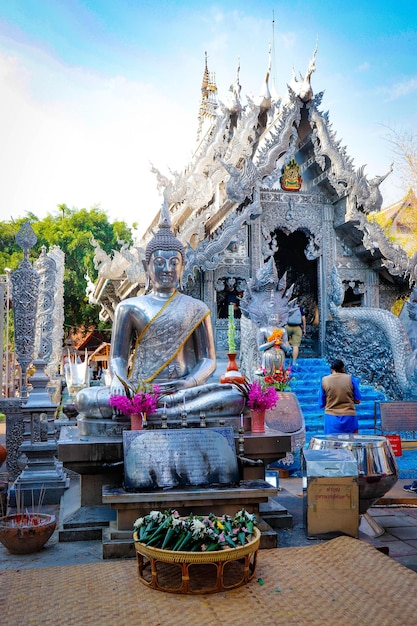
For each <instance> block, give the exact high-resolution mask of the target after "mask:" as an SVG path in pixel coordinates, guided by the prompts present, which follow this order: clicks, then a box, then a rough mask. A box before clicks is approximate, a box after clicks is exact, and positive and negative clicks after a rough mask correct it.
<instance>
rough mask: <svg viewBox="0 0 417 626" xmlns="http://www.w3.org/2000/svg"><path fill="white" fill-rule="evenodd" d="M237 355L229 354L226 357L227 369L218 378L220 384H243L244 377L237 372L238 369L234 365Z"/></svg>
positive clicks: (234, 353) (235, 364)
mask: <svg viewBox="0 0 417 626" xmlns="http://www.w3.org/2000/svg"><path fill="white" fill-rule="evenodd" d="M236 358H237V353H236V352H231V353H228V355H227V359H228V361H227V367H226V371H225V372H224V374H222V375H221V376H220V382H221V383H233V382H235V383H243V382H244V380H245V377H244V376H242V374H241V373H240V372H239V367H238V365H237V363H236Z"/></svg>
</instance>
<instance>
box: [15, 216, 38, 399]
mask: <svg viewBox="0 0 417 626" xmlns="http://www.w3.org/2000/svg"><path fill="white" fill-rule="evenodd" d="M16 242H17V243H18V245H19V246H20V247H21V248H22V250H23V254H24V258H23V261H22V262H21V263H20V265H19V267H18V269H17V270H15V271H13V272H12V274H11V282H12V301H13V314H14V333H15V350H16V354H17V358H18V361H19V364H20V367H21V369H22V392H21V395H22V398H25V397H27V391H28V387H27V369H28V367H29V364H30V363H31V362H32V359H33V353H34V344H35V323H36V311H37V301H38V293H39V275H38V273H37V272H36V271H35V270H34V269H33V267H32V264H31V263H30V261H29V259H28V255H29V250H30V248H31V247H32V246H33V245H35V243H36V235H35V233H34V231H33V228H32V227H31V225H30V224H29V223H28V222H26V223H25V224H24V225H23V226H22V228H21V229H20V231H19V232H18V234H17V235H16Z"/></svg>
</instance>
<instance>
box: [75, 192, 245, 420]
mask: <svg viewBox="0 0 417 626" xmlns="http://www.w3.org/2000/svg"><path fill="white" fill-rule="evenodd" d="M184 252H185V251H184V246H183V245H182V243H181V242H180V241H179V239H177V238H176V237H175V236H174V234H173V232H172V230H171V221H170V216H169V211H168V207H167V206H166V204H164V205H163V207H162V210H161V218H160V222H159V230H158V232H157V233H156V234H155V235H154V237H153V238H152V239H151V240H150V241H149V243H148V245H147V247H146V252H145V260H144V261H143V264H144V267H145V271H146V274H147V279H148V283H149V285H148V287H149V288H150V291H148V292H147V293H146V294H145V295H141V296H137V297H134V298H127V299H126V300H123V301H122V302H120V303H119V304H118V306H117V307H116V310H115V316H114V323H113V330H112V338H111V348H110V372H111V375H112V381H111V384H110V386H109V387H104V388H103V387H89V388H86V389H83V390H82V391H80V392H79V393H78V394H77V397H76V402H75V406H76V408H77V410H78V412H79V413H80V414H81V417H86V418H92V419H94V418H96V419H109V418H113V420H116V421H117V420H118V419H120V416H119V415H117V413H114V409H113V408H112V407H111V406H109V404H108V401H109V398H110V396H111V395H116V394H117V395H123V394H124V393H125V391H124V387H123V384H122V383H121V381H120V379H122V380H123V381H127V382H128V383H129V384H130V385H131V386H133V387H134V386H136V385H137V384H138V381H143V382H145V383H150V384H157V385H158V386H159V387H160V389H161V392H162V396H161V397H160V399H159V406H158V409H157V410H156V411H155V413H153V414H152V415H150V416H148V420H149V422H150V423H152V421H155V422H159V420H161V418H162V415H165V414H166V415H167V418H168V420H170V419H173V418H175V419H179V418H180V416H181V412H182V411H183V410H184V407H185V410H186V412H187V415H188V417H189V418H196V419H199V418H200V413H201V412H202V411H204V412H205V414H206V416H207V417H208V418H210V417H218V418H220V417H223V416H228V417H233V416H238V415H240V414H241V413H242V411H243V410H244V404H245V401H244V397H243V396H242V394H241V393H240V392H239V390H238V389H237V388H235V387H234V386H233V385H229V384H221V383H215V382H213V383H210V382H207V381H208V379H209V378H210V376H211V375H212V374H213V372H214V370H215V369H216V354H215V347H214V338H213V330H212V325H211V319H210V311H209V309H208V308H207V306H206V305H205V303H204V302H202V301H200V300H197V299H196V298H193V297H191V296H188V295H185V294H183V293H181V292H180V289H181V282H182V274H183V270H184Z"/></svg>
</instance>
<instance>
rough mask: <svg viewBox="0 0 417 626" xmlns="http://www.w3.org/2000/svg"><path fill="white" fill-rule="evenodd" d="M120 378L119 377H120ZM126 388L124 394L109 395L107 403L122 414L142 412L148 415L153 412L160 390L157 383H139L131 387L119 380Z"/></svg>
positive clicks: (156, 405)
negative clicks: (148, 384)
mask: <svg viewBox="0 0 417 626" xmlns="http://www.w3.org/2000/svg"><path fill="white" fill-rule="evenodd" d="M120 380H121V379H120ZM121 382H122V384H123V387H124V388H125V390H126V395H125V396H121V395H117V394H116V395H114V396H111V397H110V400H109V404H110V406H114V408H115V409H117V410H118V411H120V412H121V413H123V415H134V414H140V413H144V414H146V415H149V414H151V413H154V412H155V410H156V408H157V407H158V399H159V396H160V395H161V390H160V388H159V387H158V385H150V386H146V385H144V384H143V383H140V384H139V385H138V387H137V388H136V389H133V388H132V387H131V386H130V385H128V384H127V383H126V382H125V381H123V380H121Z"/></svg>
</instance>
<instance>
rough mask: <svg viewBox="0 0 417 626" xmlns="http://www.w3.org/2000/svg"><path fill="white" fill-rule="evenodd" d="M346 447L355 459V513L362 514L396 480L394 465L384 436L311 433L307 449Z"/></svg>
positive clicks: (395, 465) (395, 462)
mask: <svg viewBox="0 0 417 626" xmlns="http://www.w3.org/2000/svg"><path fill="white" fill-rule="evenodd" d="M337 448H342V449H345V450H350V451H351V452H352V453H353V454H354V456H355V458H356V460H357V463H358V474H359V476H358V483H359V513H360V514H361V515H362V514H364V513H366V511H367V510H368V509H369V507H371V506H372V505H373V504H374V503H375V502H376V501H377V500H378V499H379V498H382V496H383V495H385V494H386V493H387V492H388V491H389V490H390V489H391V488H392V487H393V486H394V485H395V483H396V482H397V480H398V466H397V461H396V459H395V456H394V453H393V451H392V448H391V444H390V443H389V441H388V439H386V437H377V436H372V435H323V436H316V437H312V438H311V440H310V444H309V449H310V450H325V449H337Z"/></svg>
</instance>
